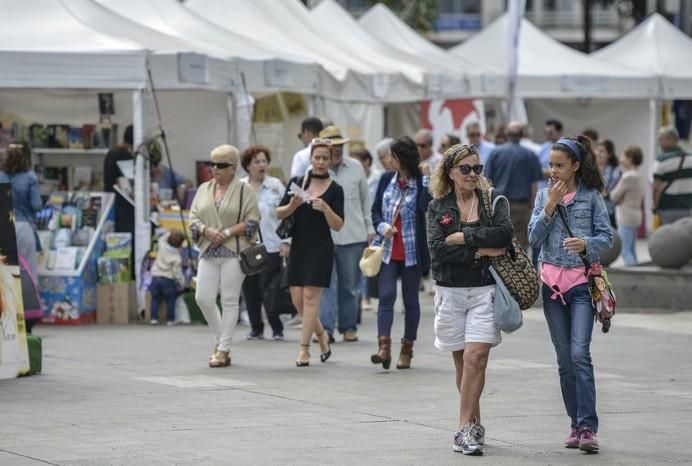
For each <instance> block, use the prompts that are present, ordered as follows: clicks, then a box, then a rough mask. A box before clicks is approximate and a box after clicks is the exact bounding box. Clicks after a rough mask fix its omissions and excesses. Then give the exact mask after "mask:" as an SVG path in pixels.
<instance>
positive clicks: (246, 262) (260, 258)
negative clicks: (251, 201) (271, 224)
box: [235, 182, 269, 276]
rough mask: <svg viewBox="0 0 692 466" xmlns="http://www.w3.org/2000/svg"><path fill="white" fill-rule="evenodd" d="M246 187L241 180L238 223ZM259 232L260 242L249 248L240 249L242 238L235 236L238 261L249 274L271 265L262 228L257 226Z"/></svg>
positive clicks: (245, 272) (246, 273) (254, 273)
mask: <svg viewBox="0 0 692 466" xmlns="http://www.w3.org/2000/svg"><path fill="white" fill-rule="evenodd" d="M244 188H245V183H242V182H241V185H240V208H239V210H238V221H237V222H236V224H238V223H240V215H241V213H242V211H243V190H244ZM257 231H258V232H259V238H260V242H259V243H257V244H255V245H254V246H250V247H249V248H247V249H244V250H242V251H241V250H240V238H238V237H237V236H236V237H235V242H236V247H237V249H238V261H239V262H240V269H241V270H242V271H243V273H244V274H245V275H246V276H247V275H256V274H258V273H260V272H262V271H263V270H264V269H266V268H267V266H268V265H269V257H268V256H267V248H266V247H265V246H264V244H263V243H262V241H263V240H262V229H261V228H259V225H258V227H257Z"/></svg>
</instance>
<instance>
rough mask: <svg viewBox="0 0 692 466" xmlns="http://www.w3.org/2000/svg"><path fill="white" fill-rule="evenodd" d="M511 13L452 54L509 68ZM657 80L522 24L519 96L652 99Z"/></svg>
mask: <svg viewBox="0 0 692 466" xmlns="http://www.w3.org/2000/svg"><path fill="white" fill-rule="evenodd" d="M508 26H509V21H508V17H507V14H504V15H502V16H501V17H500V18H498V19H496V20H495V21H493V22H492V23H491V24H490V25H489V26H487V27H486V28H484V29H483V30H482V31H481V32H479V33H478V34H476V35H474V36H473V37H471V38H470V39H468V40H467V41H465V42H464V43H462V44H460V45H458V46H456V47H454V48H452V49H450V53H452V54H453V55H455V56H459V57H465V58H467V59H473V57H487V58H488V59H491V60H492V61H493V63H494V65H491V66H493V67H495V68H497V67H502V68H504V69H505V70H506V69H507V68H506V66H507V62H508V59H507V57H508V50H507V39H506V38H507V32H508ZM655 90H656V83H655V79H654V78H653V76H652V75H651V74H650V73H644V72H641V71H639V70H636V69H634V68H631V67H627V66H622V65H615V64H611V63H608V62H606V61H603V60H598V59H595V58H593V57H590V56H588V55H586V54H584V53H581V52H578V51H577V50H574V49H572V48H570V47H567V46H566V45H563V44H561V43H559V42H558V41H556V40H554V39H552V38H551V37H549V36H548V35H547V34H544V33H543V32H541V31H540V30H539V29H538V28H537V27H536V26H534V25H533V24H532V23H531V22H529V21H528V20H525V19H524V20H522V23H521V35H520V38H519V70H518V80H517V93H518V95H520V96H521V97H524V98H531V97H536V98H566V97H580V98H584V97H591V98H598V97H603V98H608V99H614V98H620V99H622V98H648V97H650V96H652V95H654V93H655Z"/></svg>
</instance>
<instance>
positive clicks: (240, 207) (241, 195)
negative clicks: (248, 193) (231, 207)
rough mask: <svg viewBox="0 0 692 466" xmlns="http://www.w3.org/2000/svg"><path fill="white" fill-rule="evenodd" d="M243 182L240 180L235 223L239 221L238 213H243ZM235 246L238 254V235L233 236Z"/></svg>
mask: <svg viewBox="0 0 692 466" xmlns="http://www.w3.org/2000/svg"><path fill="white" fill-rule="evenodd" d="M244 184H245V183H243V182H242V181H241V182H240V204H239V205H238V220H236V222H235V224H236V225H237V224H239V223H240V215H241V214H242V213H243V188H244V186H243V185H244ZM235 247H236V249H237V250H238V254H240V237H239V236H238V235H236V237H235Z"/></svg>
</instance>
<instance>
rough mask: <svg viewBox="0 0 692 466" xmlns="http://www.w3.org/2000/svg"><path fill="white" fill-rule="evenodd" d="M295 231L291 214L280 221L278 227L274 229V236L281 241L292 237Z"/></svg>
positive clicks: (294, 222) (294, 221) (293, 218)
mask: <svg viewBox="0 0 692 466" xmlns="http://www.w3.org/2000/svg"><path fill="white" fill-rule="evenodd" d="M295 230H296V219H295V217H294V216H293V214H291V215H289V216H288V217H286V218H284V219H281V221H280V222H279V226H278V227H276V234H277V235H278V236H279V238H281V239H288V238H291V237H293V233H294V232H295Z"/></svg>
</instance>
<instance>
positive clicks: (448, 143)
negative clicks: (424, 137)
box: [437, 133, 461, 155]
mask: <svg viewBox="0 0 692 466" xmlns="http://www.w3.org/2000/svg"><path fill="white" fill-rule="evenodd" d="M457 144H461V139H459V136H457V135H455V134H451V133H447V134H445V135H444V136H442V140H440V147H438V148H437V153H438V154H440V155H444V153H445V152H447V149H449V148H450V147H452V146H456V145H457Z"/></svg>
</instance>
